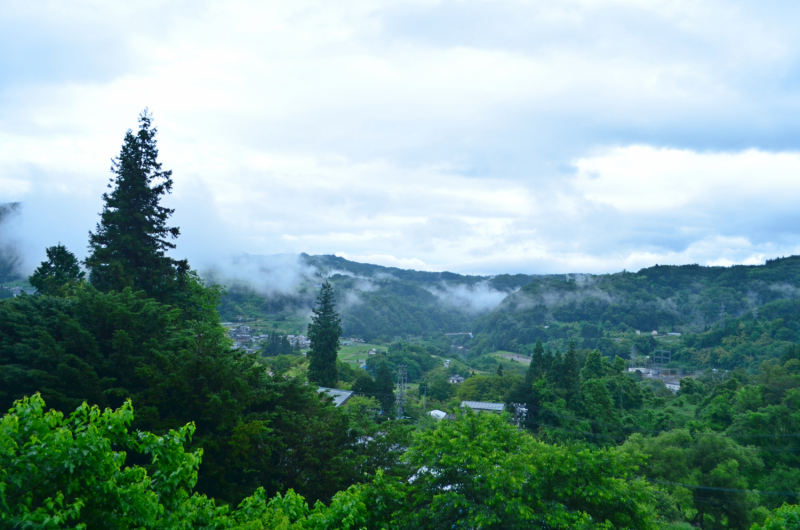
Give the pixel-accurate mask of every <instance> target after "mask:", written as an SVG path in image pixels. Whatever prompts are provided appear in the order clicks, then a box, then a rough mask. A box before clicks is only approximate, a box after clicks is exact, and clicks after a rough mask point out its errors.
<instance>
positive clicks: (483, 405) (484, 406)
mask: <svg viewBox="0 0 800 530" xmlns="http://www.w3.org/2000/svg"><path fill="white" fill-rule="evenodd" d="M467 407H469V408H471V409H472V410H474V411H475V412H491V413H492V414H500V413H502V412H503V411H504V410H505V409H506V405H505V403H489V402H486V401H462V402H461V408H462V409H466V408H467Z"/></svg>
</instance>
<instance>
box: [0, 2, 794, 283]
mask: <svg viewBox="0 0 800 530" xmlns="http://www.w3.org/2000/svg"><path fill="white" fill-rule="evenodd" d="M1 5H2V16H0V202H7V201H21V202H22V203H23V208H22V213H21V216H19V217H18V218H17V219H16V220H14V221H12V224H11V225H9V227H10V228H9V229H8V230H6V232H4V233H3V235H2V237H5V238H8V237H14V238H16V239H18V240H19V241H20V242H21V244H22V245H23V248H24V249H25V255H26V259H27V261H28V266H29V267H32V266H35V265H36V264H37V263H38V262H39V261H41V260H42V259H43V258H44V249H45V247H46V246H49V245H53V244H55V243H57V242H62V243H64V244H66V245H67V246H68V247H69V248H70V249H71V250H73V251H74V252H75V253H76V254H78V255H80V256H84V255H85V253H86V240H87V233H88V231H89V230H90V229H92V228H93V227H94V225H95V223H96V222H97V220H98V217H97V214H98V213H99V211H100V209H101V207H102V203H101V199H100V195H101V194H102V193H103V191H105V189H106V188H105V186H106V184H107V182H108V177H109V176H110V173H109V166H110V159H111V158H112V157H114V156H116V155H117V154H118V153H119V148H120V145H121V143H122V140H123V136H124V134H125V131H126V130H127V129H129V128H135V127H136V118H137V115H138V113H139V112H140V111H141V110H142V109H143V108H144V107H149V108H150V110H151V111H152V112H153V116H154V120H155V124H156V125H157V127H158V129H159V147H160V152H161V156H160V158H161V161H162V162H163V163H164V166H165V168H167V169H172V170H173V171H174V180H175V190H174V194H173V195H172V196H170V197H169V199H168V200H167V201H166V202H167V203H168V204H169V205H171V206H174V207H175V208H176V209H177V212H176V214H175V216H174V218H173V221H174V224H176V225H178V226H180V227H181V231H182V235H181V238H180V239H179V240H178V245H179V246H178V254H179V255H181V256H186V257H188V258H189V259H190V260H191V261H192V263H193V264H194V265H195V267H196V268H202V267H203V266H205V265H206V264H208V263H210V262H212V261H214V260H215V259H218V258H220V257H221V256H226V255H230V254H235V253H241V252H247V253H250V254H278V253H298V252H307V253H310V254H334V253H335V254H337V255H339V256H344V257H346V258H348V259H353V260H356V261H363V262H369V263H378V264H382V265H391V266H400V267H404V268H416V269H426V270H452V271H456V272H467V273H486V274H492V273H500V272H527V273H544V272H614V271H618V270H621V269H623V268H625V269H628V270H637V269H638V268H641V267H644V266H650V265H654V264H656V263H658V264H667V263H675V264H680V263H701V264H723V265H729V264H735V263H747V264H754V263H763V262H764V260H766V259H769V258H773V257H777V256H788V255H791V254H798V253H800V209H799V208H798V204H800V146H798V141H800V134H798V133H800V119H799V118H800V115H799V113H798V111H799V110H800V33H798V32H797V21H798V20H800V3H798V2H791V1H786V2H779V1H770V0H758V1H752V2H740V1H734V0H725V1H713V0H709V1H698V0H691V1H668V0H663V1H658V0H653V1H636V0H597V1H595V0H583V1H568V0H565V1H557V2H554V1H541V2H536V1H501V0H493V1H471V0H466V1H442V2H439V1H427V0H420V1H409V2H394V1H392V0H376V1H360V0H347V1H344V2H337V1H333V0H325V1H318V2H306V1H303V0H292V1H285V0H284V1H278V2H268V1H264V0H260V1H257V2H256V1H253V2H200V1H197V0H191V1H185V2H181V1H176V2H164V1H153V2H146V1H138V2H109V1H107V0H97V1H93V2H79V1H76V2H64V1H52V2H49V3H48V2H30V1H24V0H23V1H15V0H5V1H3V2H2V3H1ZM9 234H10V235H9Z"/></svg>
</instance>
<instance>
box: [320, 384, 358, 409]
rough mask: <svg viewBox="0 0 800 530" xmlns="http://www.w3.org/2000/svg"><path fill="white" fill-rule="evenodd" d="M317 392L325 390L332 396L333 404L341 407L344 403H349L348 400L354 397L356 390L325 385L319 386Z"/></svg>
mask: <svg viewBox="0 0 800 530" xmlns="http://www.w3.org/2000/svg"><path fill="white" fill-rule="evenodd" d="M317 392H319V393H320V394H322V393H323V392H324V393H325V394H327V395H328V396H329V397H332V398H333V404H334V405H336V406H337V407H341V406H342V405H344V404H345V403H347V401H348V400H349V399H350V398H351V397H353V394H354V392H351V391H350V390H339V389H338V388H327V387H324V386H321V387H319V388H318V389H317Z"/></svg>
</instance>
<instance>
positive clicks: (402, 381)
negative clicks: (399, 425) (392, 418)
mask: <svg viewBox="0 0 800 530" xmlns="http://www.w3.org/2000/svg"><path fill="white" fill-rule="evenodd" d="M407 378H408V374H407V367H406V365H405V364H401V365H399V366H398V367H397V401H396V403H397V419H398V420H399V419H400V418H402V417H403V405H404V404H405V402H406V386H407Z"/></svg>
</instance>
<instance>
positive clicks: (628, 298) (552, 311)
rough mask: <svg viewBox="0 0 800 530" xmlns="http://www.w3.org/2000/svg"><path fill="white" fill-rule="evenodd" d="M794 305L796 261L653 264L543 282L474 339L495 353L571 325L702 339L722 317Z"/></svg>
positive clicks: (481, 324)
mask: <svg viewBox="0 0 800 530" xmlns="http://www.w3.org/2000/svg"><path fill="white" fill-rule="evenodd" d="M794 298H800V256H792V257H789V258H782V259H775V260H770V261H767V263H766V264H765V265H755V266H745V265H738V266H733V267H704V266H700V265H682V266H663V265H662V266H659V265H656V266H655V267H649V268H646V269H642V270H640V271H639V272H635V273H634V272H619V273H615V274H601V275H593V274H572V275H557V276H556V275H548V276H541V277H538V278H533V279H532V280H531V281H530V282H529V283H527V284H526V285H524V286H523V287H522V288H521V289H519V291H517V292H515V293H513V294H511V295H510V296H508V297H507V298H506V299H505V300H503V302H502V303H501V304H499V305H498V307H496V308H495V309H494V310H492V311H491V312H489V313H487V314H485V315H482V316H480V317H478V318H477V319H476V321H475V324H474V327H473V332H474V333H476V334H478V333H483V334H486V335H488V336H490V337H491V343H492V344H493V345H494V346H495V347H497V348H503V347H509V345H511V344H512V342H513V343H514V344H515V345H522V344H529V343H532V342H535V341H536V340H537V339H538V338H542V339H543V340H546V339H547V335H548V332H547V331H545V329H544V326H545V325H552V324H561V323H569V322H578V323H581V322H582V323H585V324H586V326H588V328H591V329H589V330H588V331H586V329H584V336H586V337H593V336H595V335H597V334H598V333H599V332H601V331H602V330H619V331H624V330H633V329H638V330H643V331H648V332H649V331H652V330H660V331H672V330H676V331H696V332H702V331H703V330H704V329H706V328H707V327H709V326H712V325H714V324H716V323H719V322H720V321H721V320H723V318H732V317H738V316H741V315H743V314H746V313H747V312H751V311H757V310H758V308H759V307H760V306H762V305H764V304H768V303H770V302H774V301H776V300H782V299H794ZM584 327H585V326H584ZM582 329H583V328H582ZM598 336H599V335H598Z"/></svg>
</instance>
